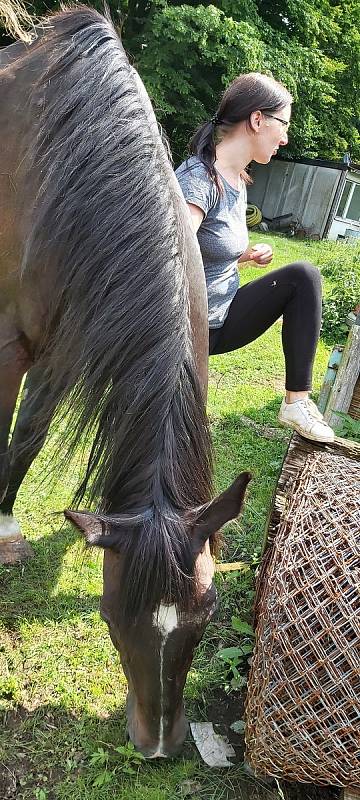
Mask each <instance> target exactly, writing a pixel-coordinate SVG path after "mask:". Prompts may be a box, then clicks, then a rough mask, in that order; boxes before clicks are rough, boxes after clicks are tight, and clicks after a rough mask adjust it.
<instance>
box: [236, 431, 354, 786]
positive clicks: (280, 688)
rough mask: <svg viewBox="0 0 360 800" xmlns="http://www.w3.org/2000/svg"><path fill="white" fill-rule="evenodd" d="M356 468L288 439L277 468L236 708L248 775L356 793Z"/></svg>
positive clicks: (345, 454) (348, 458) (340, 456)
mask: <svg viewBox="0 0 360 800" xmlns="http://www.w3.org/2000/svg"><path fill="white" fill-rule="evenodd" d="M359 459H360V447H359V446H356V445H350V446H349V447H347V446H346V444H345V443H344V444H343V445H341V444H338V445H337V446H336V445H335V446H334V447H333V448H327V449H326V450H324V449H321V448H318V447H316V446H314V447H312V446H311V444H310V443H305V442H303V441H302V440H300V438H299V437H297V436H296V437H294V438H293V441H292V443H291V445H290V448H289V452H288V455H287V458H286V460H285V462H284V467H283V471H282V475H281V478H280V481H279V486H278V491H277V495H276V498H275V502H274V507H273V513H272V517H271V520H270V524H269V538H268V543H267V548H266V551H265V555H264V560H263V564H262V568H261V572H260V575H259V578H258V586H257V603H256V619H257V627H256V645H255V651H254V655H253V659H252V667H251V673H250V678H249V684H248V696H247V701H246V733H245V738H246V746H247V760H248V761H249V763H250V765H251V766H252V768H253V769H254V771H255V773H256V774H257V775H259V774H267V775H273V776H276V777H282V778H285V779H290V780H297V781H304V782H311V783H318V784H333V785H338V786H349V785H354V784H355V785H356V784H360V462H359Z"/></svg>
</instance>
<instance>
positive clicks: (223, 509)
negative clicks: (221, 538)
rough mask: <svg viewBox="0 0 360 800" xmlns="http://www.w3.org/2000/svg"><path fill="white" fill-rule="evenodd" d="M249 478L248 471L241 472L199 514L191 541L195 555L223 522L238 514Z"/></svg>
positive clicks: (234, 517)
mask: <svg viewBox="0 0 360 800" xmlns="http://www.w3.org/2000/svg"><path fill="white" fill-rule="evenodd" d="M251 478H252V475H251V473H250V472H242V473H241V475H239V476H238V477H237V478H236V480H235V481H234V483H232V484H231V486H229V488H228V489H226V490H225V492H222V494H219V495H218V497H215V499H214V500H213V501H212V502H211V503H210V504H209V505H208V507H207V508H206V509H205V510H204V511H202V512H201V513H200V514H199V516H198V518H197V520H196V522H195V525H194V528H193V539H192V543H193V550H194V553H195V555H198V553H200V552H201V551H202V550H203V548H204V546H205V543H206V542H207V540H208V538H209V536H211V535H212V534H214V533H216V532H217V531H218V530H219V529H220V528H221V527H222V526H223V525H225V522H229V520H230V519H236V517H238V516H239V514H240V511H241V506H242V504H243V501H244V497H245V491H246V487H247V485H248V483H249V481H250V480H251Z"/></svg>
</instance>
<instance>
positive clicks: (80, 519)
mask: <svg viewBox="0 0 360 800" xmlns="http://www.w3.org/2000/svg"><path fill="white" fill-rule="evenodd" d="M249 480H250V475H249V473H247V472H245V473H242V474H241V475H240V476H239V477H238V478H237V479H236V480H235V481H234V483H233V484H232V485H231V486H230V488H229V489H227V490H226V491H225V492H223V494H221V495H219V496H218V497H217V498H215V499H214V500H213V501H212V502H211V503H210V504H209V505H208V506H207V507H205V508H204V509H202V510H201V512H200V513H199V514H198V516H197V517H196V518H195V519H193V520H192V524H191V527H189V539H190V543H191V551H192V554H193V559H192V561H193V576H194V578H193V582H194V593H193V601H192V604H191V607H190V608H188V609H187V610H185V611H184V610H183V611H182V610H181V602H179V603H178V604H177V605H175V604H173V605H170V604H169V603H167V604H160V605H158V606H157V607H156V608H155V609H154V608H147V609H146V608H145V609H144V610H143V611H142V612H141V613H140V614H139V615H138V616H137V617H136V618H135V619H130V621H129V618H128V615H127V614H124V613H123V607H122V605H123V597H122V591H121V590H122V583H123V581H124V579H125V575H124V567H126V568H128V564H129V562H128V561H125V559H124V554H123V552H122V548H121V544H120V545H118V544H116V542H117V533H115V534H114V532H113V530H112V526H113V524H114V523H113V520H114V516H113V517H109V523H108V526H107V530H106V532H105V533H104V525H106V517H105V516H104V515H101V516H98V515H95V514H90V513H87V512H77V511H66V512H65V514H66V516H67V517H68V518H69V519H70V520H71V521H72V522H73V523H74V524H75V525H76V527H77V528H79V529H80V530H81V531H82V532H83V533H84V535H85V538H86V540H87V542H88V543H89V544H97V545H100V546H102V547H104V548H105V559H104V594H103V598H102V603H101V613H102V616H103V618H104V619H105V620H106V622H107V624H108V626H109V632H110V636H111V639H112V642H113V644H114V646H115V647H116V649H117V650H118V651H119V653H120V657H121V662H122V665H123V668H124V672H125V675H126V678H127V680H128V685H129V692H128V700H127V719H128V730H129V735H130V739H131V740H132V741H133V742H134V744H135V746H136V747H137V748H138V749H139V750H141V752H142V753H144V755H145V756H146V757H148V758H156V757H161V756H163V757H166V756H173V755H176V753H178V751H179V750H180V748H181V746H182V744H183V742H184V739H185V736H186V731H187V723H186V720H185V715H184V708H183V689H184V685H185V680H186V676H187V673H188V670H189V668H190V665H191V661H192V657H193V652H194V648H195V646H196V645H197V644H198V642H199V641H200V639H201V637H202V635H203V633H204V630H205V628H206V625H207V624H208V622H209V621H210V619H211V617H212V615H213V613H214V611H215V608H216V590H215V587H214V585H213V575H214V564H213V560H212V557H211V555H210V547H209V538H210V537H211V536H213V535H214V534H215V533H216V532H217V531H218V530H219V529H220V528H221V526H222V525H224V523H225V522H227V521H228V520H230V519H234V518H235V517H237V516H238V514H239V513H240V509H241V506H242V502H243V498H244V494H245V490H246V486H247V483H248V482H249ZM135 569H136V566H135ZM130 579H131V576H130Z"/></svg>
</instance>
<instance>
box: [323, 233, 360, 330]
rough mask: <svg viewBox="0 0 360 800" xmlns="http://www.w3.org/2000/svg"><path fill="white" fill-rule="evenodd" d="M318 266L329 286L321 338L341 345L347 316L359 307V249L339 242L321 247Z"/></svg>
mask: <svg viewBox="0 0 360 800" xmlns="http://www.w3.org/2000/svg"><path fill="white" fill-rule="evenodd" d="M324 245H325V242H324ZM318 266H319V267H320V269H321V272H322V275H323V276H324V278H326V279H327V285H328V289H327V291H326V293H325V297H324V300H323V325H322V337H323V338H324V339H325V340H327V341H329V342H330V343H332V344H334V343H335V342H336V343H337V344H341V343H342V342H343V341H344V340H345V339H346V335H347V331H348V326H347V325H346V318H347V315H348V314H349V313H350V312H351V311H354V309H355V308H356V307H357V306H358V305H359V304H360V247H359V246H358V245H356V246H354V245H346V244H343V243H337V242H336V243H329V245H328V247H324V246H323V247H319V252H318Z"/></svg>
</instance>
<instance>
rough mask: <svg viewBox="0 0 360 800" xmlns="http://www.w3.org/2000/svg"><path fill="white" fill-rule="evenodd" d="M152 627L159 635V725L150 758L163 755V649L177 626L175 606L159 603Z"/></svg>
mask: <svg viewBox="0 0 360 800" xmlns="http://www.w3.org/2000/svg"><path fill="white" fill-rule="evenodd" d="M153 624H154V627H155V628H157V629H158V631H159V633H160V636H161V645H160V665H159V666H160V725H159V744H158V747H157V751H156V753H154V754H153V756H152V758H161V757H164V756H165V753H164V752H163V747H164V650H165V645H166V642H167V639H168V637H169V635H170V633H172V631H175V630H176V628H177V627H178V624H179V620H178V615H177V611H176V606H165V605H161V606H159V608H158V609H157V611H154V614H153Z"/></svg>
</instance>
